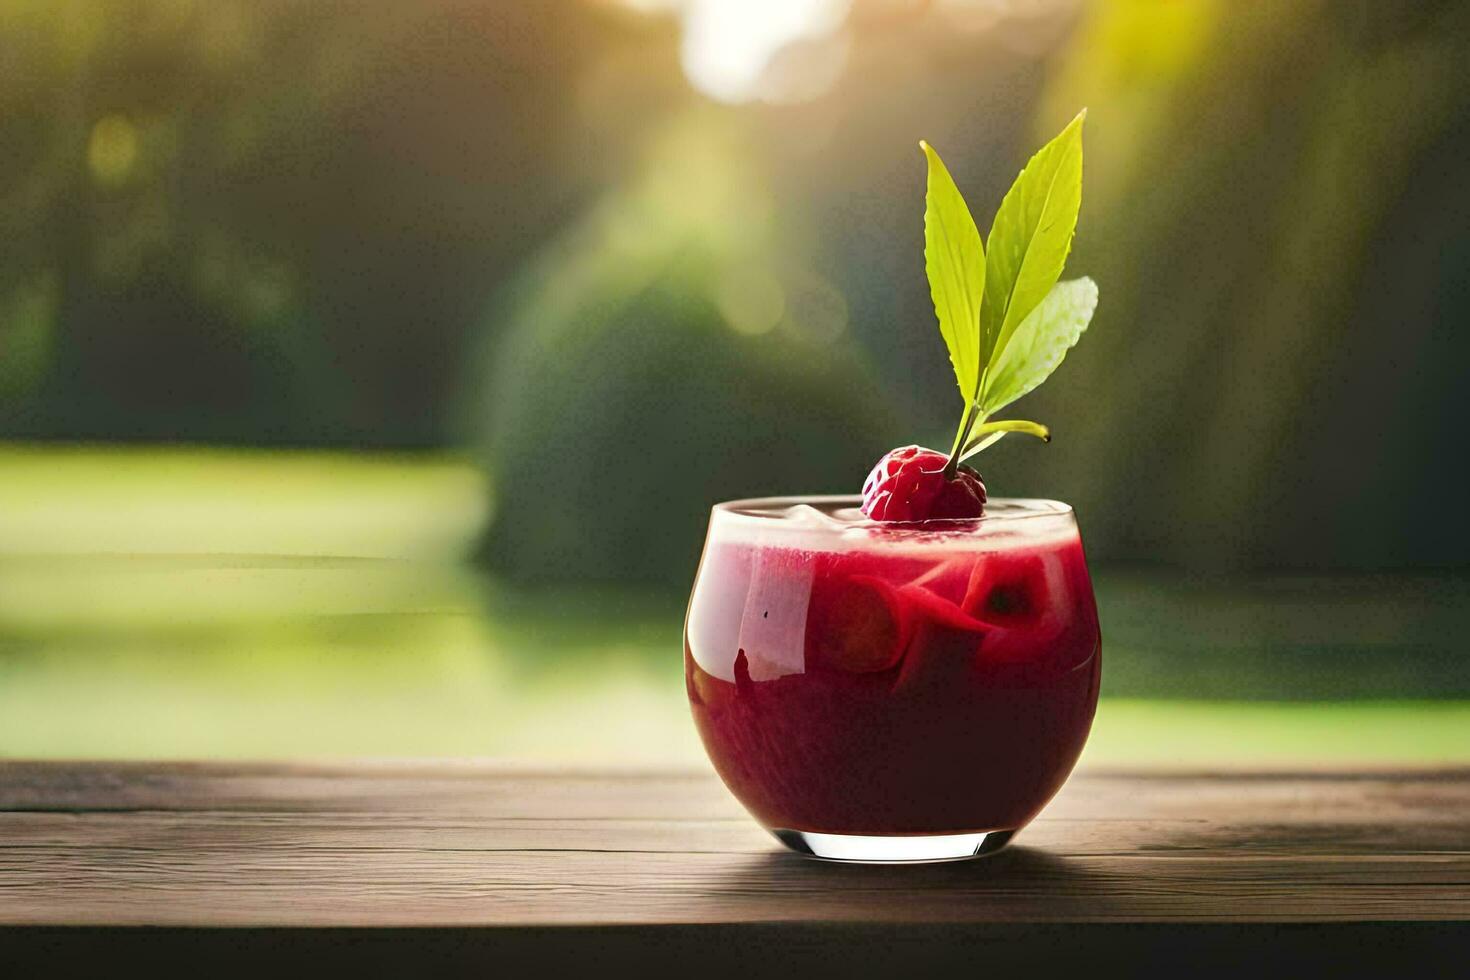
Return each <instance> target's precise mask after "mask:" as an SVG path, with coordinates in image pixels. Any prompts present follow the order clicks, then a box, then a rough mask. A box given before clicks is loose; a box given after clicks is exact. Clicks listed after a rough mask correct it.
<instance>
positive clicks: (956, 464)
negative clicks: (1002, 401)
mask: <svg viewBox="0 0 1470 980" xmlns="http://www.w3.org/2000/svg"><path fill="white" fill-rule="evenodd" d="M977 409H978V406H977V405H976V403H975V402H970V403H969V404H968V405H966V406H965V414H964V415H963V416H962V417H961V418H960V431H959V432H957V433H955V437H954V446H953V447H952V448H951V449H950V451H949V461H948V462H947V463H945V464H944V478H945V479H946V480H953V479H954V477H955V474H956V473H958V472H959V469H960V454H961V451H962V450H963V449H964V448H965V440H967V439H968V438H969V437H970V430H971V429H972V428H974V426H975V413H976V411H977Z"/></svg>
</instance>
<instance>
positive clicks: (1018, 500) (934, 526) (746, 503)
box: [710, 494, 1076, 536]
mask: <svg viewBox="0 0 1470 980" xmlns="http://www.w3.org/2000/svg"><path fill="white" fill-rule="evenodd" d="M862 502H863V498H862V496H861V495H859V494H798V495H795V496H789V497H788V496H782V497H746V498H743V499H740V500H725V501H721V502H720V503H717V504H715V505H714V506H713V507H712V508H710V516H711V518H712V519H713V518H715V517H717V516H723V517H725V518H727V519H731V520H736V521H740V522H742V523H749V524H757V525H764V526H768V527H782V526H786V527H790V529H791V530H793V531H796V530H800V531H804V532H807V533H815V534H831V535H840V534H843V533H845V532H851V531H854V530H859V531H861V530H880V531H882V532H884V534H891V535H895V536H899V535H912V536H932V535H934V534H935V533H936V532H938V533H945V534H957V533H965V532H971V533H975V534H979V533H982V532H984V531H986V530H989V529H994V528H996V527H998V526H1000V525H1008V524H1013V523H1015V522H1017V521H1028V520H1035V519H1038V518H1047V517H1051V518H1069V519H1071V520H1072V521H1073V522H1074V523H1075V521H1076V512H1075V511H1073V509H1072V505H1071V504H1067V503H1063V502H1062V501H1060V500H1050V499H1047V498H1045V497H992V498H991V499H990V500H988V501H986V507H987V511H986V513H985V514H984V515H983V516H981V517H974V518H957V519H948V518H945V519H938V520H928V521H916V522H913V523H906V522H896V521H874V520H869V519H867V518H864V519H863V520H861V521H852V522H846V523H841V524H838V523H833V524H831V525H829V526H816V527H813V526H811V525H803V526H801V527H799V528H797V527H792V526H791V525H788V524H785V521H784V518H783V516H782V514H781V513H780V512H782V511H784V510H785V509H787V508H790V507H797V506H800V505H802V504H806V505H808V506H812V507H821V506H831V505H838V506H843V507H858V506H860V505H861V504H862ZM1001 504H1005V505H1010V506H1012V507H1017V508H1019V512H1018V511H1017V510H1007V511H1004V512H999V513H992V512H990V511H989V508H990V507H992V506H998V505H1001ZM758 511H770V513H758Z"/></svg>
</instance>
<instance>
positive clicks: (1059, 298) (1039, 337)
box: [980, 276, 1097, 415]
mask: <svg viewBox="0 0 1470 980" xmlns="http://www.w3.org/2000/svg"><path fill="white" fill-rule="evenodd" d="M1096 309H1097V283H1095V282H1093V281H1092V280H1091V279H1088V278H1087V277H1085V276H1084V277H1083V278H1081V279H1069V280H1067V281H1066V282H1059V283H1057V284H1056V285H1054V286H1052V287H1051V292H1049V293H1047V294H1046V298H1045V299H1043V300H1042V301H1041V302H1040V304H1038V305H1037V307H1036V309H1034V310H1032V311H1031V313H1030V315H1028V316H1027V317H1026V319H1024V320H1022V321H1021V323H1020V324H1019V325H1018V326H1017V327H1016V329H1015V332H1014V333H1012V334H1011V338H1010V341H1009V342H1008V343H1007V344H1006V345H1005V347H1004V348H1002V350H1001V352H1000V354H999V355H998V356H996V357H995V358H994V359H993V360H992V361H991V362H990V370H989V371H988V372H987V376H986V379H985V390H984V391H983V392H982V393H981V396H980V410H981V411H982V412H984V413H985V414H986V415H991V414H993V413H995V412H998V411H1000V410H1001V409H1002V408H1005V407H1006V406H1007V405H1009V404H1010V403H1011V402H1013V401H1015V400H1016V399H1017V398H1020V397H1021V396H1022V395H1025V394H1027V393H1028V392H1030V391H1032V390H1033V389H1034V388H1036V386H1037V385H1039V384H1041V383H1042V382H1043V381H1045V380H1046V379H1047V378H1048V377H1050V376H1051V373H1052V372H1053V371H1055V370H1056V369H1057V366H1058V365H1059V364H1061V363H1062V358H1064V357H1066V356H1067V351H1069V350H1071V349H1072V348H1073V347H1074V346H1075V345H1076V343H1077V341H1078V340H1080V339H1082V331H1084V330H1086V329H1087V324H1088V323H1090V322H1091V321H1092V313H1093V311H1094V310H1096Z"/></svg>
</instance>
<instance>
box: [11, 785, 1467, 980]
mask: <svg viewBox="0 0 1470 980" xmlns="http://www.w3.org/2000/svg"><path fill="white" fill-rule="evenodd" d="M1467 923H1470V771H1467V770H1448V771H1427V772H1413V773H1399V772H1392V773H1389V772H1385V773H1370V772H1341V773H1312V774H1282V773H1271V774H1247V773H1242V774H1227V775H1208V774H1127V773H1097V772H1092V773H1081V774H1078V775H1077V776H1075V777H1074V778H1073V779H1072V780H1071V782H1070V783H1068V785H1067V787H1066V788H1065V789H1064V790H1063V792H1062V794H1061V795H1060V796H1059V797H1058V798H1057V799H1056V801H1054V803H1053V804H1052V805H1051V806H1050V807H1049V808H1048V809H1047V810H1046V812H1045V813H1044V814H1043V815H1042V816H1041V817H1040V818H1039V819H1038V820H1037V821H1036V822H1035V823H1034V824H1033V825H1032V826H1031V827H1030V828H1028V829H1027V830H1026V831H1025V832H1024V833H1023V834H1022V835H1020V836H1019V837H1018V838H1017V843H1016V844H1013V845H1012V846H1011V848H1010V849H1008V850H1006V851H1004V852H1001V853H1000V854H998V855H996V856H995V857H992V858H988V859H985V860H981V861H975V862H969V863H961V864H943V865H926V866H907V867H854V866H844V865H833V864H823V863H818V862H813V861H808V860H804V859H802V858H799V857H796V856H794V855H791V854H788V853H785V852H783V851H781V850H779V849H778V848H777V845H776V844H775V843H774V842H773V841H772V840H771V839H770V838H769V837H767V836H766V835H765V834H764V833H763V832H762V831H760V830H759V829H758V828H757V827H756V826H755V825H754V824H753V823H752V822H751V821H750V820H749V819H748V818H747V817H746V816H745V815H744V813H743V812H742V811H741V810H740V809H739V808H738V806H737V805H736V804H735V803H734V802H733V801H732V800H731V799H730V798H729V797H728V795H727V794H726V793H725V791H724V788H723V787H722V786H720V785H719V783H718V782H717V781H716V780H715V779H714V777H713V776H711V775H708V774H706V773H702V772H646V771H626V772H615V771H608V772H576V771H571V772H550V771H542V770H535V769H529V768H518V767H511V766H503V765H493V764H482V763H453V762H432V763H427V762H426V763H370V764H363V763H350V764H305V763H302V764H255V765H246V764H234V763H229V764H224V763H221V764H180V763H156V764H155V763H149V764H117V763H66V764H58V763H27V762H10V763H3V762H0V925H3V927H4V928H3V929H0V967H4V966H6V965H13V963H15V962H35V963H41V962H44V963H45V964H46V965H48V967H54V966H56V965H57V964H64V963H66V962H67V961H68V959H70V958H80V957H91V956H96V955H103V954H106V955H115V954H117V953H124V954H126V953H127V952H129V951H131V952H135V953H141V952H147V953H149V954H150V955H153V956H157V955H160V954H163V953H169V954H170V955H176V956H178V957H181V958H183V957H188V958H190V959H189V960H188V962H193V961H194V960H193V957H196V956H203V955H205V954H209V955H215V956H219V955H220V954H224V956H225V959H224V960H223V961H222V962H225V963H228V964H230V965H232V966H234V967H238V968H240V969H242V970H243V969H246V968H249V969H259V968H264V967H265V966H267V965H269V964H270V963H271V961H273V960H275V959H278V958H280V957H282V956H298V955H301V954H310V955H311V956H312V957H313V959H312V962H314V963H331V964H333V965H337V966H342V967H352V966H359V967H360V966H368V967H384V966H391V965H393V964H397V965H398V966H401V967H407V968H411V969H412V970H413V972H414V973H415V974H416V975H429V972H428V971H429V970H430V968H432V969H433V970H434V971H437V972H452V971H451V969H450V968H463V970H464V971H465V972H479V973H481V974H482V975H483V972H484V969H485V968H486V966H487V965H491V964H502V963H504V962H507V960H508V959H514V960H517V961H529V962H532V963H535V964H538V965H540V966H542V967H545V968H547V969H551V968H564V967H567V966H575V965H582V966H596V967H597V968H598V969H599V970H601V969H602V968H603V967H604V966H614V965H624V966H635V967H639V968H645V967H648V966H651V965H655V964H658V963H660V962H661V961H667V963H668V965H671V966H681V965H682V966H684V967H686V968H688V969H691V970H697V971H699V975H700V976H709V975H723V974H730V975H749V976H754V975H757V973H758V972H759V971H761V970H770V969H772V968H781V967H793V968H803V969H804V968H807V967H810V966H826V967H843V968H844V969H847V970H848V971H849V972H853V970H854V969H855V968H856V972H870V970H871V971H877V972H883V971H886V970H897V969H899V968H912V967H927V966H954V965H960V964H964V965H968V966H969V967H971V968H973V967H975V966H977V965H983V966H986V967H987V968H991V967H1006V966H1010V967H1020V966H1027V965H1032V964H1035V963H1038V962H1042V961H1045V962H1049V963H1063V962H1067V961H1070V962H1071V965H1073V966H1075V967H1076V968H1078V969H1088V968H1090V967H1091V966H1093V965H1095V964H1096V963H1098V962H1100V961H1101V960H1100V958H1101V957H1107V956H1114V957H1122V958H1124V960H1125V961H1126V962H1127V963H1128V964H1130V965H1131V966H1132V967H1134V968H1136V969H1142V968H1143V967H1145V966H1149V965H1162V964H1163V963H1164V962H1166V961H1167V962H1178V963H1186V964H1189V965H1190V972H1191V974H1194V975H1197V974H1198V973H1199V972H1201V971H1203V972H1215V971H1217V970H1218V971H1220V972H1229V971H1232V970H1238V969H1242V968H1247V967H1254V966H1256V965H1258V964H1268V965H1271V966H1273V967H1279V968H1282V969H1286V968H1295V967H1297V966H1322V965H1335V966H1337V967H1338V968H1343V967H1360V968H1363V969H1388V970H1391V971H1392V972H1399V971H1400V970H1401V969H1402V968H1404V967H1405V965H1406V964H1409V963H1413V964H1414V965H1415V966H1417V967H1418V968H1419V969H1420V970H1421V971H1425V972H1429V973H1433V972H1434V970H1435V969H1443V970H1447V971H1449V970H1455V969H1456V968H1457V967H1464V966H1470V942H1467V940H1470V926H1467ZM139 926H143V927H151V928H146V929H139V928H135V927H139ZM222 927H228V928H222ZM184 961H185V960H183V959H181V960H180V962H184ZM217 962H220V961H218V960H217ZM862 968H869V969H862ZM752 970H754V971H756V973H752V972H751V971H752ZM778 972H779V969H778ZM0 975H6V971H5V970H3V969H0ZM9 975H19V974H14V973H10V974H9ZM548 975H550V974H548ZM1460 975H1466V973H1465V972H1463V971H1462V972H1461V973H1460Z"/></svg>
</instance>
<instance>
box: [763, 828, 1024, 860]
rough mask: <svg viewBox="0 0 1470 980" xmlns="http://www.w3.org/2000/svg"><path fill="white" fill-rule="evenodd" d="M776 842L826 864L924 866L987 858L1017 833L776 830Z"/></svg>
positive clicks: (1000, 831) (1012, 831) (1004, 831)
mask: <svg viewBox="0 0 1470 980" xmlns="http://www.w3.org/2000/svg"><path fill="white" fill-rule="evenodd" d="M771 833H773V834H775V835H776V839H777V840H778V841H780V842H781V843H783V844H785V845H786V846H787V847H789V848H791V849H792V850H793V851H795V852H796V853H798V854H803V855H805V856H807V857H811V858H817V859H819V860H822V861H848V862H852V863H855V864H924V863H931V862H935V861H967V860H969V859H970V858H977V857H984V856H985V855H987V854H994V853H995V852H996V851H998V850H1000V849H1001V848H1002V847H1005V846H1006V844H1008V843H1010V840H1011V838H1012V837H1014V836H1015V835H1016V832H1015V831H1014V830H992V831H989V832H987V833H983V834H935V835H932V836H927V837H926V836H896V835H895V836H882V837H867V836H861V835H858V834H817V833H812V832H810V831H805V830H773V831H771Z"/></svg>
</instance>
